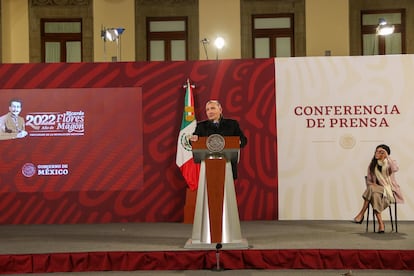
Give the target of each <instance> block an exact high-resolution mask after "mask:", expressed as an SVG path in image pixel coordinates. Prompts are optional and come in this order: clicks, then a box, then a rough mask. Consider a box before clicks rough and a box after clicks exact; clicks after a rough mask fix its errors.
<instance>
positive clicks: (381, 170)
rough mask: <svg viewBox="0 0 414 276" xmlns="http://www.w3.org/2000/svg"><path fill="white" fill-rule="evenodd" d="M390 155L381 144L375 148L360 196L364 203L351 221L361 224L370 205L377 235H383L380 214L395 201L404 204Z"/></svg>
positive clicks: (396, 168) (386, 148)
mask: <svg viewBox="0 0 414 276" xmlns="http://www.w3.org/2000/svg"><path fill="white" fill-rule="evenodd" d="M390 154H391V149H390V148H389V147H388V146H387V145H384V144H382V145H378V146H377V147H376V148H375V153H374V157H373V158H372V160H371V163H370V164H369V167H368V173H367V177H366V184H367V188H366V190H365V192H364V193H363V194H362V198H363V199H364V203H363V205H362V208H361V211H359V213H358V214H357V215H356V217H355V218H354V220H353V222H355V223H362V221H363V220H364V214H365V211H366V210H367V208H368V204H371V205H372V209H373V210H374V214H375V216H376V217H377V220H378V224H379V226H378V233H384V230H385V225H384V221H383V220H382V217H381V212H382V211H383V210H384V209H386V208H387V207H388V206H389V205H390V204H391V203H394V202H395V201H396V202H397V203H403V202H404V199H403V196H402V194H401V190H400V186H399V185H398V183H397V181H396V180H395V172H397V171H398V165H397V162H396V161H395V160H392V159H391V158H390V157H389V155H390Z"/></svg>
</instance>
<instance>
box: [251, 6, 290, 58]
mask: <svg viewBox="0 0 414 276" xmlns="http://www.w3.org/2000/svg"><path fill="white" fill-rule="evenodd" d="M252 21H253V22H252V28H253V30H252V34H253V56H254V57H255V58H269V57H292V56H294V52H295V51H294V31H293V14H279V15H263V14H261V15H253V16H252Z"/></svg>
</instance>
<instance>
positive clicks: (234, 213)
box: [185, 134, 248, 249]
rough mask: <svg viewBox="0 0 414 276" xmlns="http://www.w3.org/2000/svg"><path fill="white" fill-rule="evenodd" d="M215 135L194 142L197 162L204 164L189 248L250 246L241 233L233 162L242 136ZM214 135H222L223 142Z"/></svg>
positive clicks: (201, 168) (194, 155)
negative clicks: (217, 245) (219, 245)
mask: <svg viewBox="0 0 414 276" xmlns="http://www.w3.org/2000/svg"><path fill="white" fill-rule="evenodd" d="M213 135H215V136H217V137H212V136H213ZM213 135H211V136H210V137H199V139H198V141H197V142H192V150H193V159H194V162H196V163H201V166H200V178H199V181H198V189H197V199H196V207H195V213H194V222H193V232H192V237H191V239H189V240H188V241H187V243H186V245H185V248H202V249H203V248H215V245H216V244H218V243H220V244H222V246H223V248H224V249H226V248H247V247H248V244H247V241H246V240H245V239H242V236H241V229H240V220H239V212H238V208H237V201H236V193H235V189H234V181H233V172H232V168H231V161H236V162H238V159H239V151H240V138H239V137H238V136H226V137H223V136H221V135H218V134H213ZM211 138H218V141H219V142H220V143H215V141H214V140H212V139H211ZM223 144H224V145H223Z"/></svg>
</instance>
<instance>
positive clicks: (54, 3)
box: [30, 0, 91, 6]
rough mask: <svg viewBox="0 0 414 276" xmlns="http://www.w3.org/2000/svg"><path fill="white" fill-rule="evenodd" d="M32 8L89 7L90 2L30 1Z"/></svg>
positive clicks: (68, 0) (71, 0) (89, 0)
mask: <svg viewBox="0 0 414 276" xmlns="http://www.w3.org/2000/svg"><path fill="white" fill-rule="evenodd" d="M30 4H31V5H32V6H89V5H90V4H91V0H30Z"/></svg>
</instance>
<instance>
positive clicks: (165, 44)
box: [147, 17, 188, 61]
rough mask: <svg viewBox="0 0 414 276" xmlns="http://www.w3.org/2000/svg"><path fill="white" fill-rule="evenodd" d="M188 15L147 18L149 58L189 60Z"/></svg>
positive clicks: (154, 59)
mask: <svg viewBox="0 0 414 276" xmlns="http://www.w3.org/2000/svg"><path fill="white" fill-rule="evenodd" d="M187 48H188V47H187V17H158V18H153V17H149V18H147V60H149V61H178V60H187Z"/></svg>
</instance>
